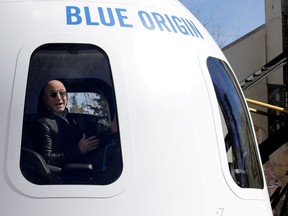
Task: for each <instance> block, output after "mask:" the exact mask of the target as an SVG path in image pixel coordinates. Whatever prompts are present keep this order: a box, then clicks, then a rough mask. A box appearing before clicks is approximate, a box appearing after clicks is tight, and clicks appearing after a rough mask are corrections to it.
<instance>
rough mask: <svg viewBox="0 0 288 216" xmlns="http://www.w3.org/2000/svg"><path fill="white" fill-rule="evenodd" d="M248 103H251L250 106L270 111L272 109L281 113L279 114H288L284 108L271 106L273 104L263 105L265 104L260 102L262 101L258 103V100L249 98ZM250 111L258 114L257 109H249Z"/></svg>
mask: <svg viewBox="0 0 288 216" xmlns="http://www.w3.org/2000/svg"><path fill="white" fill-rule="evenodd" d="M246 101H247V103H250V104H254V105H258V106H262V107H265V108H268V109H272V110H276V111H279V112H284V113H288V110H285V109H284V108H282V107H278V106H274V105H271V104H268V103H263V102H260V101H257V100H252V99H249V98H246ZM249 110H250V111H251V112H256V113H257V109H255V108H249Z"/></svg>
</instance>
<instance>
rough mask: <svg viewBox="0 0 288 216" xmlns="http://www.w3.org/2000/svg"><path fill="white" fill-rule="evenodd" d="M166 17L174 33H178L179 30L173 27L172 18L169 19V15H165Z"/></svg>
mask: <svg viewBox="0 0 288 216" xmlns="http://www.w3.org/2000/svg"><path fill="white" fill-rule="evenodd" d="M165 17H166V19H167V21H168V22H169V24H170V26H171V28H172V29H173V31H174V32H175V33H177V30H176V28H175V26H174V25H173V23H172V21H171V19H170V17H169V16H168V15H167V14H165Z"/></svg>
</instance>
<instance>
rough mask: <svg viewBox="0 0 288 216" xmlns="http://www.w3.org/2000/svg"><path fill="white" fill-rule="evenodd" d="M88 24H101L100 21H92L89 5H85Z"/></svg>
mask: <svg viewBox="0 0 288 216" xmlns="http://www.w3.org/2000/svg"><path fill="white" fill-rule="evenodd" d="M84 11H85V17H86V23H87V25H99V22H92V21H91V16H90V10H89V7H84Z"/></svg>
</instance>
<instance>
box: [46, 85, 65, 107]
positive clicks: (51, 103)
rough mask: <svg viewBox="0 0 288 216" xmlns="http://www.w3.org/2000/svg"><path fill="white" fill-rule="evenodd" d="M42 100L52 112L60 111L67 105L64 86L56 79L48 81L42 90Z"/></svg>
mask: <svg viewBox="0 0 288 216" xmlns="http://www.w3.org/2000/svg"><path fill="white" fill-rule="evenodd" d="M44 93H45V94H44V102H45V103H46V105H47V106H48V107H49V108H51V109H52V110H53V111H54V112H57V113H61V112H63V111H64V110H65V108H66V105H67V93H66V88H65V86H64V85H63V83H61V82H60V81H58V80H52V81H50V82H49V83H48V84H47V86H46V88H45V90H44Z"/></svg>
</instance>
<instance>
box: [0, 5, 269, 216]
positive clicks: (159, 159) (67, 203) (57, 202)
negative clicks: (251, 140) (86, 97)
mask: <svg viewBox="0 0 288 216" xmlns="http://www.w3.org/2000/svg"><path fill="white" fill-rule="evenodd" d="M67 6H68V7H70V6H71V7H77V8H79V9H80V10H81V14H80V16H81V18H82V22H81V23H79V24H77V25H76V24H75V25H68V24H67V17H66V13H67V11H66V8H67ZM84 7H87V8H89V10H90V15H91V17H90V18H91V20H90V21H91V22H92V21H94V22H96V21H97V22H99V25H92V24H91V22H90V21H87V17H88V15H87V14H86V17H85V15H84ZM98 8H104V9H106V8H111V9H112V11H113V14H114V18H115V24H114V25H112V26H109V27H108V26H104V25H102V24H101V22H100V21H99V14H98V12H97V10H98ZM116 9H121V11H122V12H121V15H119V14H118V15H117V13H116ZM153 13H157V14H161V15H162V17H165V18H166V24H167V25H168V23H169V20H168V19H170V20H172V16H175V17H178V18H180V19H181V18H184V19H188V20H191V21H193V23H194V24H195V28H196V29H198V30H199V32H193V31H192V32H191V31H190V32H188V33H187V34H186V33H185V34H184V33H181V31H180V28H181V27H179V28H178V27H177V26H176V25H175V23H174V25H173V26H169V29H170V30H171V31H170V32H169V31H168V30H167V29H165V28H164V30H163V31H161V30H160V28H159V27H158V26H157V25H156V26H155V28H153V30H151V29H152V27H151V26H150V27H151V29H149V25H152V23H149V22H148V21H147V20H146V21H145V20H141V18H143V19H144V18H147V17H150V18H151V17H152V18H153V15H152V14H153ZM119 17H120V18H119ZM74 18H75V17H74ZM74 18H73V19H74ZM75 19H76V18H75ZM154 19H155V17H154ZM0 20H1V24H0V26H1V34H0V47H1V49H0V59H1V60H0V62H1V64H0V71H1V72H0V73H1V79H2V83H1V87H0V88H1V106H0V113H1V123H0V133H1V135H0V158H1V159H0V171H1V175H0V185H1V186H0V202H1V208H0V215H3V216H4V215H5V216H17V215H29V216H36V215H37V216H38V215H42V216H46V215H47V216H48V215H49V216H51V215H69V216H78V215H87V216H90V215H91V216H92V215H99V214H100V215H107V216H109V215H121V216H122V215H123V216H124V215H134V216H135V215H137V216H138V215H139V216H140V215H143V216H144V215H145V216H147V215H165V216H168V215H203V216H204V215H205V216H206V215H218V216H219V215H233V216H237V215H239V216H240V215H263V216H264V215H272V213H271V209H270V203H269V197H268V193H267V188H266V186H265V187H264V189H243V188H240V187H238V186H237V185H236V184H235V183H234V181H233V179H232V178H231V175H230V173H229V170H228V167H227V159H226V152H225V144H224V143H223V142H224V141H223V140H224V139H223V135H222V129H221V127H222V126H221V121H220V116H219V111H218V104H217V100H216V97H215V93H214V89H213V85H212V82H211V80H210V78H209V73H208V69H207V66H206V59H207V57H209V56H213V57H216V58H219V59H222V60H224V61H226V59H225V57H224V55H223V54H222V52H221V50H220V49H219V48H218V47H217V45H216V44H215V43H214V41H213V40H212V39H211V37H210V36H209V34H208V33H207V32H206V30H205V29H204V28H203V27H202V26H201V25H200V23H199V22H198V21H197V20H196V19H195V18H194V17H193V16H192V15H191V14H190V13H189V12H188V10H186V9H185V8H184V7H183V6H182V5H181V4H180V3H179V2H178V1H174V0H158V1H152V0H148V1H147V0H146V1H141V0H139V1H135V0H134V1H132V0H122V1H113V0H108V1H100V0H95V1H24V0H18V1H3V0H1V1H0ZM72 21H73V22H74V21H75V20H72ZM78 21H79V20H78ZM87 22H88V23H89V22H90V24H87ZM121 22H122V23H121ZM151 22H153V23H155V20H152V21H151ZM173 28H175V29H173ZM183 28H185V27H183ZM182 30H183V29H182ZM186 30H187V26H186ZM183 31H184V30H183ZM192 34H194V35H192ZM47 43H88V44H95V45H97V46H99V47H101V48H102V49H103V50H105V52H106V53H107V55H108V56H109V59H110V64H111V70H112V73H113V80H114V85H115V92H116V95H117V108H118V114H119V124H120V130H121V146H122V151H123V152H122V153H123V162H124V169H123V173H122V175H121V176H120V178H119V179H118V180H117V181H116V182H114V183H112V184H111V185H106V186H97V185H94V186H91V185H77V186H73V185H54V186H52V185H34V184H32V183H30V182H28V181H27V180H26V179H25V178H24V177H23V176H22V174H21V171H20V168H19V161H20V149H21V133H22V119H23V107H24V97H25V90H26V81H27V75H28V67H29V60H30V57H31V54H32V52H33V51H34V50H35V49H36V48H37V47H39V46H41V45H43V44H47Z"/></svg>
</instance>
